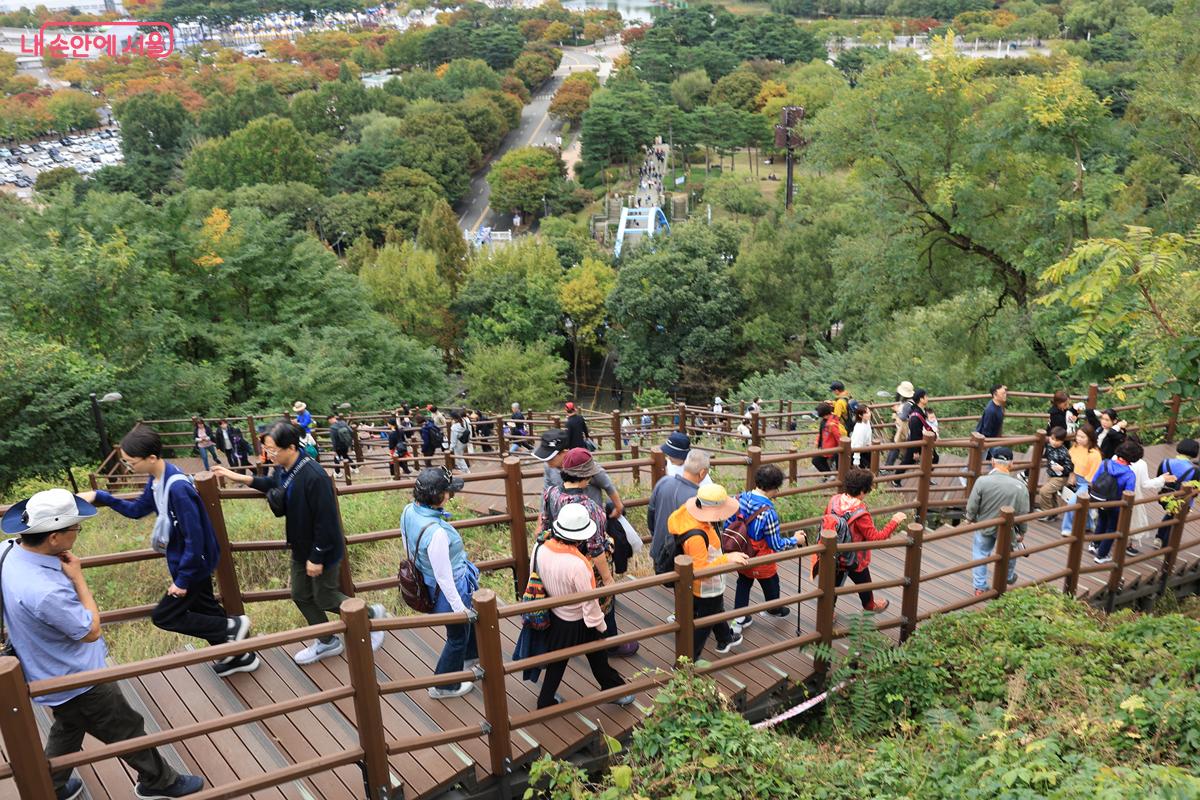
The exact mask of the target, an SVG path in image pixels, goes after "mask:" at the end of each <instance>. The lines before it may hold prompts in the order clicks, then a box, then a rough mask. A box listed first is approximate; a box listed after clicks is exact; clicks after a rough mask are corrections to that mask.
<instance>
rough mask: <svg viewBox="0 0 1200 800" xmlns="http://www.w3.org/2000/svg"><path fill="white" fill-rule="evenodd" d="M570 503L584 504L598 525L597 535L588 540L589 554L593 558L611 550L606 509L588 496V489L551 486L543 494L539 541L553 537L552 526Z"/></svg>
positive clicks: (539, 520) (539, 521) (539, 519)
mask: <svg viewBox="0 0 1200 800" xmlns="http://www.w3.org/2000/svg"><path fill="white" fill-rule="evenodd" d="M568 503H582V504H583V505H584V507H585V508H587V510H588V516H590V517H591V518H592V521H593V522H595V523H596V534H595V535H594V536H592V538H590V539H588V540H587V554H588V556H589V557H591V558H596V557H597V556H599V555H601V554H602V553H604V552H605V551H606V550H608V549H610V544H609V538H608V520H607V519H606V518H605V516H604V509H603V508H601V507H600V506H598V505H596V501H595V500H593V499H592V498H590V497H588V496H587V490H586V489H564V488H562V487H561V486H550V487H548V488H547V489H546V491H544V492H543V493H542V513H541V516H540V517H539V518H538V541H539V542H544V541H545V540H547V539H549V538H550V536H551V533H552V531H551V526H552V525H553V524H554V520H556V519H558V514H559V512H560V511H562V507H563V506H565V505H567V504H568Z"/></svg>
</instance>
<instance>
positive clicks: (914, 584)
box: [900, 522, 925, 642]
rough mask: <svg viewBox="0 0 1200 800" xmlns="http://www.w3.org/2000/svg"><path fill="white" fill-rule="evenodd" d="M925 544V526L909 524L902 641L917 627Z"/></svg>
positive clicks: (902, 603) (901, 603)
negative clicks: (922, 554)
mask: <svg viewBox="0 0 1200 800" xmlns="http://www.w3.org/2000/svg"><path fill="white" fill-rule="evenodd" d="M924 546H925V526H924V525H919V524H917V523H915V522H910V523H909V524H908V547H906V548H905V550H904V596H903V599H902V600H901V601H900V617H901V621H900V641H901V642H903V641H904V640H905V639H907V638H908V637H909V636H912V634H913V631H915V630H916V629H917V617H918V616H919V615H920V612H919V605H920V600H921V551H922V549H923V548H924Z"/></svg>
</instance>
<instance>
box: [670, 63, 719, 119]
mask: <svg viewBox="0 0 1200 800" xmlns="http://www.w3.org/2000/svg"><path fill="white" fill-rule="evenodd" d="M712 89H713V85H712V81H710V80H709V79H708V73H707V72H705V71H704V70H702V69H694V70H691V71H690V72H685V73H683V74H682V75H680V76H679V77H678V78H676V79H675V80H673V81H671V99H672V100H674V101H675V105H677V106H679V107H680V108H682V109H683V110H684V111H692V110H693V109H695V108H696V106H702V105H704V104H705V103H706V102H708V96H709V95H710V94H712Z"/></svg>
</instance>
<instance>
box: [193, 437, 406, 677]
mask: <svg viewBox="0 0 1200 800" xmlns="http://www.w3.org/2000/svg"><path fill="white" fill-rule="evenodd" d="M264 441H265V445H266V447H265V449H266V452H267V454H268V455H270V456H271V460H272V461H273V462H274V463H275V464H276V468H275V471H274V472H273V473H272V474H271V475H270V476H266V477H250V476H249V475H242V474H240V473H236V472H232V471H231V470H228V469H225V468H224V467H217V468H216V469H215V470H214V472H216V473H217V474H218V475H223V476H224V477H226V478H227V479H229V480H231V481H235V482H237V483H242V484H246V485H247V486H249V487H250V488H251V489H254V490H255V491H259V492H262V493H263V494H265V495H267V504H268V505H269V506H270V507H271V511H272V513H274V514H275V516H277V517H280V516H281V517H284V518H285V525H284V530H285V534H286V537H287V543H288V547H289V549H290V550H291V555H292V558H291V587H292V602H294V603H295V604H296V608H298V609H299V610H300V613H301V614H302V615H303V616H304V620H305V622H307V623H308V624H309V625H321V624H323V623H325V622H328V621H329V617H328V615H329V614H337V613H339V610H340V608H341V605H342V603H343V602H344V601H346V600H348V599H349V598H348V597H346V595H344V594H342V590H341V589H340V588H339V582H338V573H339V567H340V566H341V562H342V559H343V558H344V557H345V555H346V537H345V535H344V534H343V533H342V522H341V519H340V518H339V515H338V510H337V499H336V498H335V497H334V494H333V483H332V482H331V481H330V480H329V476H328V475H327V474H325V470H323V469H321V466H320V465H319V464H317V462H316V460H314V459H313V458H311V457H309V456H307V455H301V453H300V428H298V427H296V426H295V425H293V424H291V423H290V422H277V423H275V424H274V425H272V426H271V427H270V429H269V430H268V431H267V435H266V437H265V440H264ZM367 615H368V616H369V617H370V618H371V619H382V618H383V617H386V616H388V613H387V611H386V610H384V607H383V605H382V604H379V603H374V604H372V605H370V606H368V607H367ZM383 637H384V634H383V631H376V632H373V633H372V634H371V649H372V650H378V649H379V648H380V646H381V645H382V644H383ZM344 649H345V646H344V645H343V644H342V640H341V638H340V637H338V636H336V635H334V634H329V635H328V636H326V637H324V638H322V639H318V640H317V641H316V642H314V643H313V644H311V645H309V646H308V647H305V648H303V649H302V650H300V652H298V653H296V655H295V656H293V658H294V659H295V661H296V663H297V664H300V665H301V666H305V665H308V664H314V663H316V662H317V661H320V660H321V659H323V658H330V657H332V656H336V655H338V654H339V653H341V652H342V651H343V650H344Z"/></svg>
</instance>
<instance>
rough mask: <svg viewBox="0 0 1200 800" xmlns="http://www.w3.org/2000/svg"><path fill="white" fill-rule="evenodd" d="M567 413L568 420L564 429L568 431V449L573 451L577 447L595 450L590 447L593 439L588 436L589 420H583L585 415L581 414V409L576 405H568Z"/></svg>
mask: <svg viewBox="0 0 1200 800" xmlns="http://www.w3.org/2000/svg"><path fill="white" fill-rule="evenodd" d="M566 412H567V419H566V422H565V423H564V424H563V427H564V428H565V429H566V431H567V449H568V450H573V449H575V448H576V447H586V448H587V449H589V450H592V449H594V448H592V447H589V446H588V445H589V443H590V441H591V439H590V437H589V435H588V426H587V420H585V419H584V418H583V414H580V413H579V409H578V408H576V406H575V404H574V403H567V405H566Z"/></svg>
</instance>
